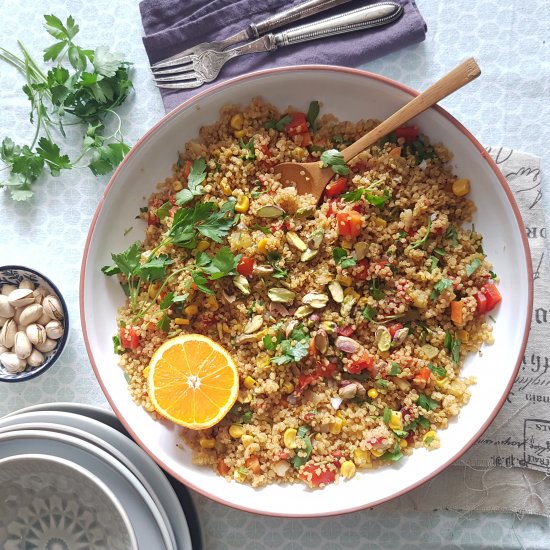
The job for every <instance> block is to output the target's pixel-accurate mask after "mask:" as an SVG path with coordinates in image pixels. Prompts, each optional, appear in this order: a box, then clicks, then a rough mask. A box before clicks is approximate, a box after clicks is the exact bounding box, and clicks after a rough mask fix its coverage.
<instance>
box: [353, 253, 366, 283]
mask: <svg viewBox="0 0 550 550" xmlns="http://www.w3.org/2000/svg"><path fill="white" fill-rule="evenodd" d="M369 265H370V262H369V261H368V260H367V259H366V258H363V259H362V260H359V261H358V262H357V266H356V267H355V268H354V269H353V278H354V279H358V280H359V281H365V280H366V279H368V278H369Z"/></svg>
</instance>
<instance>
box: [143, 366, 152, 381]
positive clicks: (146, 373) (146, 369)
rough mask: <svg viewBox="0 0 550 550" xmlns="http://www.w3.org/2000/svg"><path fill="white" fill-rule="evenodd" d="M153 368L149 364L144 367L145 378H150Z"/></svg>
mask: <svg viewBox="0 0 550 550" xmlns="http://www.w3.org/2000/svg"><path fill="white" fill-rule="evenodd" d="M150 370H151V369H150V368H149V365H147V366H146V367H145V368H144V369H143V378H149V371H150Z"/></svg>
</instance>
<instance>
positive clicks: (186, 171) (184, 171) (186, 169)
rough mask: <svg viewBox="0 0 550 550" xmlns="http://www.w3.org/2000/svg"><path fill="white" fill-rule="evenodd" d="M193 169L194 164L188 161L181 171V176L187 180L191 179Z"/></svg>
mask: <svg viewBox="0 0 550 550" xmlns="http://www.w3.org/2000/svg"><path fill="white" fill-rule="evenodd" d="M192 167H193V164H192V163H191V161H190V160H186V161H185V163H184V164H183V169H182V171H181V175H182V176H183V177H184V178H185V179H187V178H188V177H189V174H190V173H191V168H192Z"/></svg>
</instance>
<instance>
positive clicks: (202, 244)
mask: <svg viewBox="0 0 550 550" xmlns="http://www.w3.org/2000/svg"><path fill="white" fill-rule="evenodd" d="M209 248H210V243H209V242H208V241H204V240H203V241H199V244H198V245H197V250H199V251H200V252H204V251H205V250H208V249H209Z"/></svg>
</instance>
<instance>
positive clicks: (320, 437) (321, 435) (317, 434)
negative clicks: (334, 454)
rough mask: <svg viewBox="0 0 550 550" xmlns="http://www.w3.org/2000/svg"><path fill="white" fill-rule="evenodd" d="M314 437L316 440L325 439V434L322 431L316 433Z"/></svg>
mask: <svg viewBox="0 0 550 550" xmlns="http://www.w3.org/2000/svg"><path fill="white" fill-rule="evenodd" d="M313 439H315V441H321V440H322V439H323V434H322V433H316V434H315V436H314V437H313Z"/></svg>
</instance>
